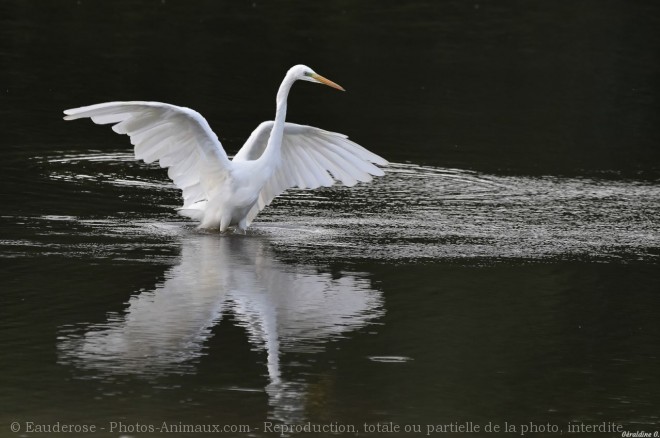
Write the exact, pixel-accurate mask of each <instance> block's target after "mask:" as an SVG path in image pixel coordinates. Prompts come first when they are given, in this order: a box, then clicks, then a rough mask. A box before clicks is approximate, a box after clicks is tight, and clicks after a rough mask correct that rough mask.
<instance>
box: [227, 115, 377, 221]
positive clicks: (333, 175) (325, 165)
mask: <svg viewBox="0 0 660 438" xmlns="http://www.w3.org/2000/svg"><path fill="white" fill-rule="evenodd" d="M272 128H273V122H272V121H269V122H264V123H262V124H261V125H259V126H258V127H257V129H255V130H254V131H253V132H252V134H251V135H250V138H248V140H247V142H246V143H245V145H244V146H243V147H242V148H241V150H240V151H238V153H237V154H236V156H235V157H234V161H249V160H256V159H257V158H259V157H260V156H261V154H262V153H263V151H264V150H265V149H266V144H267V143H268V137H269V135H270V131H271V130H272ZM281 150H282V159H281V160H280V163H279V165H278V167H277V168H276V170H275V172H274V174H273V176H272V177H271V178H270V180H268V182H267V183H266V185H265V186H264V188H263V189H262V190H261V192H260V193H259V200H258V202H257V204H256V205H255V206H254V207H253V208H252V210H251V211H250V213H249V214H248V217H247V223H248V225H249V224H250V222H252V220H253V219H254V217H255V216H256V215H257V214H258V213H259V212H260V211H261V210H263V209H264V207H266V206H267V205H269V204H270V203H271V202H272V201H273V199H274V198H275V197H276V196H278V195H280V194H281V193H282V192H284V191H285V190H286V189H288V188H291V187H296V186H297V187H299V188H302V189H315V188H317V187H321V186H323V187H329V186H331V185H333V184H334V182H335V180H338V181H340V182H341V183H342V184H343V185H345V186H349V187H351V186H354V185H355V184H357V183H358V181H362V182H367V181H371V179H372V175H373V176H382V175H384V172H383V170H382V169H380V168H378V167H376V166H375V165H374V164H378V165H380V166H387V165H388V162H387V161H386V160H385V159H383V158H382V157H379V156H378V155H376V154H374V153H372V152H369V151H368V150H367V149H365V148H363V147H362V146H360V145H358V144H356V143H354V142H352V141H350V140H349V139H348V137H347V136H345V135H343V134H339V133H336V132H329V131H324V130H323V129H319V128H314V127H313V126H305V125H297V124H295V123H286V124H285V126H284V136H283V138H282V149H281Z"/></svg>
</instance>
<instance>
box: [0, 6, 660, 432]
mask: <svg viewBox="0 0 660 438" xmlns="http://www.w3.org/2000/svg"><path fill="white" fill-rule="evenodd" d="M657 9H658V8H657V7H655V6H650V5H646V6H642V5H631V4H629V3H623V2H620V3H618V2H613V3H607V4H604V3H600V2H599V3H597V4H596V3H594V4H589V3H584V4H581V5H573V4H568V3H567V4H566V5H558V4H557V5H549V4H548V5H541V4H539V5H520V4H517V3H515V2H498V3H497V4H495V3H492V2H478V3H474V2H473V3H465V2H451V1H450V2H406V3H405V4H403V3H388V2H385V3H382V2H379V3H378V4H377V5H376V4H373V3H371V2H363V3H360V4H353V3H347V2H342V1H333V2H325V3H323V4H319V3H310V2H304V3H295V2H294V3H287V4H286V5H285V4H277V3H261V2H259V1H257V2H248V3H235V2H232V3H225V2H197V3H195V4H194V5H191V4H190V3H189V2H178V1H170V0H168V1H165V2H144V3H140V4H136V3H133V2H130V3H129V2H123V1H119V2H113V3H108V4H99V3H88V2H85V1H82V2H60V1H57V2H29V1H28V2H13V1H10V2H4V3H3V4H2V5H1V6H0V11H1V12H2V14H0V17H1V18H0V21H1V23H2V26H0V33H1V34H2V38H0V60H2V62H3V66H5V68H3V69H2V72H1V73H0V78H1V79H2V82H1V85H2V88H0V92H2V96H3V97H2V99H0V115H2V117H3V121H4V124H3V127H4V131H3V138H2V140H1V143H2V150H3V159H2V160H1V161H0V171H1V172H2V173H1V174H2V191H1V193H2V201H3V207H2V211H1V212H0V230H1V234H0V281H1V282H2V283H1V284H2V288H1V289H0V290H1V293H0V300H2V301H1V305H0V345H1V346H2V348H3V352H4V354H3V355H2V356H0V371H1V374H2V376H3V380H2V384H1V385H0V387H1V388H2V391H0V406H3V408H4V409H3V410H2V413H1V414H0V436H19V435H16V434H14V433H12V432H10V429H9V425H10V424H11V423H12V422H14V421H17V422H19V424H20V425H21V426H23V427H24V426H25V423H26V422H28V421H34V422H38V423H42V424H54V423H56V422H58V421H59V422H62V423H64V422H66V423H73V424H94V425H96V426H97V427H98V428H99V433H97V434H96V436H108V437H118V436H124V437H126V436H156V435H160V434H158V433H149V432H145V433H139V431H137V432H136V431H135V430H130V428H126V429H125V430H123V431H120V430H117V429H111V427H110V425H111V423H113V422H114V424H115V425H116V424H119V423H121V424H124V425H135V424H137V423H140V424H142V425H161V424H162V423H163V422H169V423H173V424H178V423H179V422H181V423H182V424H220V425H246V426H247V427H249V432H247V434H248V435H249V436H273V433H270V432H268V430H266V428H265V425H264V422H272V423H273V424H294V423H305V422H311V423H313V424H332V423H337V424H343V425H351V426H355V427H357V428H362V427H363V425H364V423H369V424H376V423H378V422H382V423H389V422H392V423H393V424H398V425H401V426H404V425H418V426H420V427H421V428H422V431H425V430H426V429H425V427H426V426H427V425H434V424H447V423H450V422H465V421H471V422H473V423H477V424H481V425H484V424H486V423H488V422H492V423H496V424H503V423H504V422H505V421H507V422H509V423H514V424H518V425H520V424H528V423H529V422H534V423H538V424H541V423H543V424H545V423H551V424H553V425H558V426H560V427H562V428H563V429H564V430H566V428H567V425H568V423H569V422H573V423H576V422H577V423H579V422H584V423H585V424H597V423H602V422H616V423H617V424H622V425H623V426H624V427H625V428H626V430H630V431H636V430H647V431H654V430H655V429H656V428H657V425H658V423H659V419H658V413H657V406H658V405H660V397H659V396H658V394H660V374H659V373H658V369H659V366H660V363H659V362H658V357H660V348H659V347H658V342H657V340H658V338H659V336H660V325H659V324H658V321H659V320H660V310H658V309H660V297H659V295H658V290H660V288H659V287H658V286H659V285H660V281H659V280H660V275H659V274H658V269H657V267H658V261H659V260H658V257H660V250H659V236H658V225H659V224H658V218H659V217H660V186H659V185H658V162H659V161H658V159H659V157H660V156H659V155H658V148H657V144H658V140H659V139H660V136H659V133H660V130H659V128H658V127H659V126H660V123H658V116H659V115H660V108H659V107H658V102H660V99H658V97H659V96H658V90H657V87H656V86H655V82H654V81H655V78H657V73H658V62H657V53H660V51H659V50H658V48H659V47H660V39H659V38H658V35H659V34H658V33H657V28H658V27H657V24H658V23H657V21H658V20H657V17H658V14H659V11H658V10H657ZM299 62H304V63H306V64H309V65H310V66H312V67H314V68H315V69H316V70H317V71H318V72H320V73H321V74H324V75H327V76H328V77H330V78H331V79H333V80H336V81H337V82H338V83H340V84H342V85H343V86H345V87H346V88H347V90H348V92H347V93H343V94H342V93H333V92H331V90H325V89H323V88H321V87H313V86H311V85H309V84H299V85H296V87H294V89H293V92H292V96H291V100H290V119H291V120H292V121H296V122H299V123H308V124H312V125H316V126H320V127H322V128H325V129H330V130H335V131H339V132H343V133H346V134H348V135H349V136H350V137H351V138H352V139H354V140H356V141H357V142H359V143H360V144H363V145H364V146H365V147H367V148H369V149H371V150H373V151H375V152H376V153H378V154H380V155H382V156H384V157H386V158H387V159H388V160H390V161H391V162H392V165H391V166H390V167H389V168H388V169H387V172H386V175H385V176H384V177H383V178H377V179H375V180H374V181H373V182H372V183H370V184H364V185H362V184H361V185H358V186H356V187H354V188H350V189H348V188H342V187H332V188H327V189H320V190H315V191H301V190H290V191H288V192H286V193H285V194H284V195H283V196H281V197H280V198H278V199H276V201H275V202H273V204H272V205H271V206H270V207H268V208H267V209H266V210H264V211H263V212H262V213H261V214H260V215H259V216H258V218H257V220H256V221H255V223H254V225H253V226H252V227H251V228H250V230H249V231H248V232H247V233H246V235H233V234H228V235H220V234H217V233H212V232H202V231H199V230H197V229H196V228H195V224H194V223H192V222H190V221H187V220H185V219H183V218H181V217H179V216H177V215H176V211H175V209H176V207H178V206H179V205H180V195H179V193H178V191H177V190H176V189H175V188H174V187H173V186H172V184H171V183H170V182H169V181H168V180H167V177H166V172H165V171H163V170H162V169H159V168H158V167H157V166H155V167H154V166H148V165H145V164H143V163H139V162H135V161H134V160H133V158H132V154H131V150H130V146H129V143H128V139H127V138H126V137H120V136H117V135H116V134H114V133H112V132H111V131H110V130H109V129H108V128H107V127H100V126H95V125H92V124H91V123H89V122H84V121H81V122H75V123H73V122H72V123H65V122H63V121H62V120H61V115H62V114H61V111H62V110H63V109H66V108H70V107H75V106H80V105H85V104H91V103H96V102H101V101H108V100H135V99H150V100H161V101H165V102H171V103H175V104H181V105H186V106H189V107H192V108H195V109H197V110H199V111H200V112H201V113H202V114H203V115H205V116H206V117H207V118H208V120H209V122H210V125H211V126H212V127H213V129H214V130H215V131H216V132H217V133H218V135H219V137H220V140H221V141H222V143H223V145H224V146H225V148H226V149H227V151H228V152H229V153H230V154H232V153H235V152H236V150H237V149H238V148H239V147H240V145H241V144H242V141H243V139H245V138H246V137H247V135H248V134H249V132H250V130H251V129H253V128H254V127H255V126H256V125H257V124H258V123H259V122H260V121H262V120H266V119H269V118H272V116H273V115H272V112H273V110H274V105H273V103H274V102H273V100H274V93H275V90H276V87H277V84H278V82H279V80H280V78H281V77H282V75H283V74H284V72H285V71H286V69H287V68H288V67H289V66H290V65H292V64H295V63H299ZM101 428H104V429H101ZM360 430H362V429H360ZM23 432H25V431H24V430H23ZM422 433H423V432H422ZM294 435H295V434H294ZM302 435H304V434H302ZM319 435H324V434H316V435H315V436H319ZM325 435H328V434H325ZM20 436H38V435H37V434H31V433H23V434H22V435H20ZM80 436H85V434H80Z"/></svg>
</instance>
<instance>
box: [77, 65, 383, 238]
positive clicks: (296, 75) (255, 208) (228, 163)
mask: <svg viewBox="0 0 660 438" xmlns="http://www.w3.org/2000/svg"><path fill="white" fill-rule="evenodd" d="M296 80H307V81H311V82H318V83H323V84H326V85H329V86H332V87H334V88H338V89H342V88H341V87H339V86H338V85H337V84H335V83H334V82H331V81H329V80H327V79H325V78H323V77H322V76H319V75H317V74H316V73H314V72H313V70H312V69H310V68H309V67H306V66H304V65H297V66H294V67H292V68H291V69H290V70H289V71H288V72H287V74H286V76H285V78H284V80H283V81H282V84H281V85H280V88H279V90H278V93H277V101H276V102H277V110H276V116H275V120H274V121H270V122H263V123H262V124H260V125H259V126H258V127H257V128H256V129H255V130H254V131H253V132H252V134H251V135H250V137H249V138H248V140H247V141H246V142H245V145H244V146H243V147H242V148H241V149H240V150H239V151H238V153H237V154H236V155H235V156H234V158H233V160H229V158H228V157H227V154H226V152H225V150H224V149H223V148H222V145H221V144H220V141H219V140H218V138H217V136H216V135H215V134H214V133H213V131H212V130H211V128H210V127H209V125H208V123H207V122H206V120H205V119H204V118H203V117H202V116H201V115H200V114H199V113H197V112H196V111H193V110H191V109H189V108H184V107H178V106H175V105H170V104H166V103H159V102H108V103H101V104H97V105H91V106H86V107H81V108H75V109H70V110H66V111H64V113H65V114H66V117H65V120H74V119H79V118H83V117H90V118H91V119H92V120H93V121H94V122H95V123H98V124H110V123H112V124H115V125H114V126H113V127H112V129H113V130H114V131H115V132H117V133H119V134H128V135H129V136H130V138H131V143H132V144H133V145H135V158H136V159H141V160H144V161H145V162H147V163H151V162H154V161H159V163H160V166H161V167H167V168H168V175H169V177H170V178H171V179H172V181H173V182H174V184H175V185H176V186H177V187H179V188H180V189H181V190H182V191H183V199H184V204H183V207H181V208H180V209H179V213H180V214H182V215H184V216H187V217H190V218H192V219H196V220H199V221H200V227H202V228H219V229H220V231H221V232H224V231H226V230H227V229H228V228H230V227H236V228H238V229H241V230H245V229H246V228H247V227H248V226H249V225H250V223H251V222H252V221H253V220H254V218H255V217H256V215H257V214H258V213H259V212H260V211H261V210H262V209H263V208H265V207H266V206H267V205H268V204H270V203H271V201H272V200H273V199H274V198H275V197H276V196H278V195H279V194H281V193H282V192H284V191H285V190H286V189H288V188H291V187H296V186H297V187H299V188H307V189H313V188H317V187H320V186H324V187H328V186H331V185H332V184H333V183H334V180H338V181H340V182H341V183H342V184H344V185H346V186H353V185H355V184H356V183H357V182H358V181H363V182H366V181H370V180H371V178H372V175H374V176H382V175H383V171H382V169H380V168H378V167H377V166H375V165H374V163H375V164H378V165H381V166H386V165H387V164H388V163H387V161H386V160H384V159H383V158H381V157H379V156H378V155H376V154H374V153H372V152H369V151H368V150H366V149H365V148H363V147H362V146H359V145H358V144H356V143H353V142H352V141H350V140H348V138H347V137H346V136H345V135H343V134H338V133H335V132H329V131H324V130H322V129H319V128H314V127H312V126H304V125H296V124H293V123H286V122H285V118H286V106H287V97H288V94H289V90H290V89H291V86H292V85H293V83H294V82H295V81H296ZM342 90H343V89H342Z"/></svg>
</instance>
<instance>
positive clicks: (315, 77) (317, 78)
mask: <svg viewBox="0 0 660 438" xmlns="http://www.w3.org/2000/svg"><path fill="white" fill-rule="evenodd" d="M312 78H314V79H316V80H317V81H319V82H320V83H322V84H325V85H327V86H328V87H332V88H336V89H337V90H341V91H346V90H344V88H343V87H342V86H341V85H339V84H335V83H334V82H332V81H331V80H330V79H326V78H324V77H323V76H321V75H317V74H316V73H314V74H313V75H312Z"/></svg>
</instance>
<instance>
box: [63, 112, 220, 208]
mask: <svg viewBox="0 0 660 438" xmlns="http://www.w3.org/2000/svg"><path fill="white" fill-rule="evenodd" d="M64 114H66V117H64V120H75V119H80V118H84V117H90V118H91V119H92V121H93V122H94V123H97V124H100V125H105V124H110V123H113V124H115V125H114V126H113V127H112V130H113V131H115V132H116V133H118V134H127V135H129V136H130V138H131V144H133V145H135V158H136V159H138V160H144V161H145V162H146V163H152V162H154V161H158V162H159V163H160V166H161V167H168V168H169V169H168V172H167V174H168V176H169V177H170V179H172V181H174V184H175V185H176V186H177V187H178V188H180V189H181V190H183V199H184V205H183V207H182V208H184V209H185V208H188V207H190V206H192V205H193V204H195V203H196V202H199V201H203V200H205V199H206V198H207V193H209V192H210V191H211V190H212V189H213V186H214V184H218V183H219V182H220V181H222V180H224V178H222V176H223V174H226V173H227V172H228V171H229V169H230V168H231V162H230V161H229V159H228V158H227V154H226V152H225V151H224V149H223V148H222V145H221V144H220V141H219V140H218V137H217V136H216V135H215V133H214V132H213V131H212V130H211V127H210V126H209V124H208V123H207V122H206V120H205V119H204V117H202V116H201V114H199V113H198V112H196V111H193V110H191V109H190V108H184V107H179V106H175V105H169V104H166V103H160V102H107V103H100V104H98V105H91V106H84V107H81V108H73V109H69V110H66V111H64Z"/></svg>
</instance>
